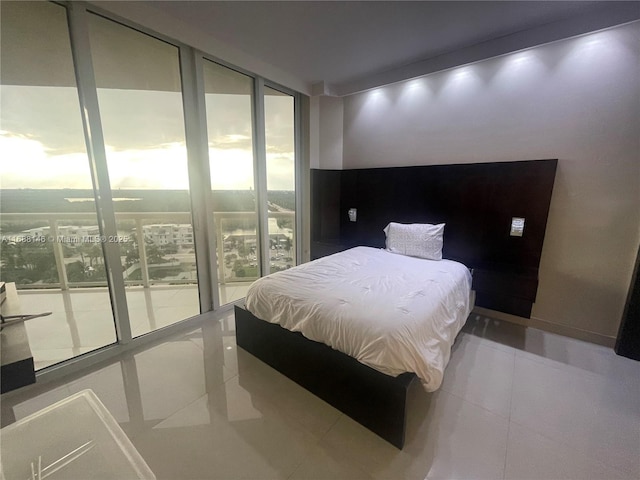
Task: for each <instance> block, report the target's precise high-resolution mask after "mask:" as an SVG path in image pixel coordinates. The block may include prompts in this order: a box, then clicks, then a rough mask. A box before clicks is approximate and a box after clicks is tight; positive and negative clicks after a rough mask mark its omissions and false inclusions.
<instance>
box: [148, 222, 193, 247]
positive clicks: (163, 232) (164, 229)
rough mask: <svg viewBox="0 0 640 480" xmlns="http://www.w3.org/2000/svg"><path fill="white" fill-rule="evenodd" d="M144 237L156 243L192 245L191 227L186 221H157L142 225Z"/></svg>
mask: <svg viewBox="0 0 640 480" xmlns="http://www.w3.org/2000/svg"><path fill="white" fill-rule="evenodd" d="M142 233H143V234H144V238H146V239H149V240H151V241H152V242H153V243H154V244H156V245H168V244H170V243H174V244H175V245H178V246H184V247H192V246H193V227H192V226H191V225H190V224H188V223H183V224H176V223H157V224H152V225H143V227H142Z"/></svg>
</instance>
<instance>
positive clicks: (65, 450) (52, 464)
mask: <svg viewBox="0 0 640 480" xmlns="http://www.w3.org/2000/svg"><path fill="white" fill-rule="evenodd" d="M0 453H1V456H0V479H6V480H13V479H17V480H30V479H33V480H40V479H45V478H49V479H50V480H56V479H65V480H68V479H83V480H84V479H86V480H89V479H97V478H100V479H114V480H121V479H150V480H155V478H156V477H155V475H154V474H153V472H152V471H151V469H149V466H148V465H147V464H146V462H145V461H144V459H143V458H142V457H141V456H140V454H139V453H138V451H137V450H136V449H135V447H134V446H133V444H132V443H131V441H130V440H129V438H128V437H127V436H126V434H125V433H124V431H122V429H121V428H120V425H118V423H117V422H116V421H115V419H114V418H113V417H112V416H111V414H110V413H109V411H108V410H107V409H106V408H105V406H104V405H103V404H102V402H100V400H99V399H98V397H97V396H96V395H95V394H94V393H93V391H91V390H84V391H82V392H79V393H76V394H75V395H72V396H70V397H68V398H66V399H64V400H62V401H60V402H57V403H55V404H53V405H51V406H49V407H47V408H45V409H43V410H40V411H39V412H36V413H34V414H32V415H29V416H28V417H25V418H23V419H21V420H19V421H17V422H16V423H13V424H11V425H8V426H6V427H5V428H3V429H2V430H0Z"/></svg>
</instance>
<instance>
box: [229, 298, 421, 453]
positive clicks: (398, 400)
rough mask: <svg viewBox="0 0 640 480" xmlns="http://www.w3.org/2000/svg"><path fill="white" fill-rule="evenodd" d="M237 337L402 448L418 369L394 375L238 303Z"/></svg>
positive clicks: (294, 378)
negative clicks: (275, 322)
mask: <svg viewBox="0 0 640 480" xmlns="http://www.w3.org/2000/svg"><path fill="white" fill-rule="evenodd" d="M235 317H236V341H237V344H238V346H239V347H242V348H243V349H245V350H246V351H247V352H249V353H251V354H252V355H254V356H256V357H258V358H259V359H260V360H262V361H263V362H265V363H267V364H268V365H270V366H272V367H273V368H275V369H276V370H278V371H279V372H280V373H282V374H284V375H286V376H287V377H289V378H290V379H291V380H293V381H294V382H296V383H298V384H299V385H301V386H303V387H304V388H306V389H307V390H309V391H310V392H311V393H314V394H315V395H317V396H318V397H320V398H321V399H323V400H324V401H326V402H327V403H329V404H331V405H333V406H334V407H335V408H337V409H338V410H340V411H341V412H343V413H345V414H346V415H348V416H349V417H351V418H352V419H354V420H355V421H357V422H358V423H360V424H362V425H364V426H365V427H367V428H368V429H369V430H371V431H372V432H374V433H376V434H378V435H379V436H381V437H382V438H384V439H385V440H387V441H388V442H389V443H391V444H392V445H394V446H396V447H398V448H400V449H401V448H402V447H403V446H404V439H405V427H406V404H407V392H408V390H409V385H410V384H411V382H412V381H413V380H414V379H415V378H416V375H415V374H413V373H403V374H402V375H399V376H397V377H391V376H389V375H385V374H383V373H380V372H378V371H377V370H374V369H372V368H370V367H367V366H366V365H364V364H362V363H360V362H358V361H357V360H355V359H354V358H352V357H350V356H348V355H345V354H344V353H342V352H339V351H337V350H334V349H333V348H331V347H329V346H327V345H325V344H323V343H319V342H314V341H312V340H309V339H307V338H305V337H304V336H303V335H302V334H301V333H299V332H291V331H289V330H287V329H285V328H283V327H281V326H280V325H277V324H274V323H269V322H266V321H263V320H260V319H259V318H257V317H255V316H254V315H253V314H252V313H251V312H249V311H248V310H246V309H244V308H242V307H239V306H236V307H235Z"/></svg>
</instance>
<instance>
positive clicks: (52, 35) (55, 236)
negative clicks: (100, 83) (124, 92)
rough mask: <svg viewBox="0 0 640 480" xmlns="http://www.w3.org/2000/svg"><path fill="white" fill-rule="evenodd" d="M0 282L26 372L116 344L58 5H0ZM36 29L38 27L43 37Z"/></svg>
mask: <svg viewBox="0 0 640 480" xmlns="http://www.w3.org/2000/svg"><path fill="white" fill-rule="evenodd" d="M0 9H1V14H0V19H1V25H0V35H1V39H0V45H1V47H2V52H1V54H0V61H1V69H0V84H1V85H0V181H1V184H2V190H1V191H0V210H1V214H2V216H1V219H0V237H1V240H2V245H1V246H0V257H1V258H0V280H2V281H4V282H11V283H15V286H16V288H17V290H18V301H19V303H20V307H19V308H20V309H21V310H22V312H24V313H30V314H31V313H34V314H35V313H42V312H52V314H51V315H50V316H47V317H41V318H36V319H33V320H30V321H28V322H26V324H25V326H26V330H27V335H28V337H29V345H30V347H31V351H32V352H33V356H34V361H35V366H36V369H41V368H44V367H46V366H49V365H52V364H55V363H58V362H61V361H63V360H67V359H69V358H72V357H75V356H77V355H80V354H83V353H86V352H89V351H91V350H95V349H97V348H100V347H103V346H105V345H109V344H112V343H114V342H115V341H116V333H115V327H114V319H113V313H112V310H111V305H110V299H109V291H108V289H107V282H106V274H105V267H104V263H105V262H104V256H103V249H102V243H101V242H100V236H99V231H98V219H97V215H96V206H95V198H94V191H93V184H92V179H91V173H90V168H89V160H88V157H87V152H86V148H85V143H84V134H83V127H82V123H81V114H80V106H79V100H78V91H77V87H76V80H75V74H74V66H73V60H72V55H71V45H70V40H69V32H68V27H67V14H66V10H65V8H64V7H62V6H59V5H56V4H53V3H48V2H0ZM43 32H46V34H43Z"/></svg>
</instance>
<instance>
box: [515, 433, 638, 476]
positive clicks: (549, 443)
mask: <svg viewBox="0 0 640 480" xmlns="http://www.w3.org/2000/svg"><path fill="white" fill-rule="evenodd" d="M634 478H638V477H635V476H629V475H625V474H624V473H622V472H620V471H617V470H615V469H613V468H611V467H608V466H606V465H604V464H603V463H600V462H598V461H596V460H594V459H593V458H592V457H590V456H587V455H584V454H581V453H579V452H576V451H574V450H572V449H571V448H568V447H566V446H565V445H562V444H560V443H558V442H554V441H553V440H550V439H548V438H546V437H543V436H542V435H540V434H538V433H535V432H534V431H532V430H530V429H528V428H526V427H522V426H520V425H517V424H514V423H512V424H511V426H510V428H509V442H508V446H507V463H506V468H505V479H507V480H545V479H549V480H551V479H553V480H605V479H609V480H613V479H629V480H631V479H634Z"/></svg>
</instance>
